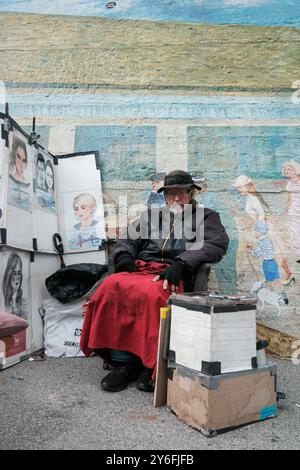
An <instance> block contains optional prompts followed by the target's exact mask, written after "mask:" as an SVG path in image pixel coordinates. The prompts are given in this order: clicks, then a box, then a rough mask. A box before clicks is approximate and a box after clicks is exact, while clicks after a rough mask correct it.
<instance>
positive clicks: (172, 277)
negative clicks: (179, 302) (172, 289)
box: [159, 261, 184, 286]
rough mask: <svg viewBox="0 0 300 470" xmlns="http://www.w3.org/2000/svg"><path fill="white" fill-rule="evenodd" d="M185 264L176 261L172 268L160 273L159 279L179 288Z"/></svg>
mask: <svg viewBox="0 0 300 470" xmlns="http://www.w3.org/2000/svg"><path fill="white" fill-rule="evenodd" d="M183 271H184V263H183V262H182V261H174V263H173V264H171V266H169V267H168V268H167V269H165V270H164V271H162V272H161V273H159V278H160V279H164V280H167V281H168V283H169V284H171V285H174V286H178V285H179V282H180V280H181V279H182V278H183Z"/></svg>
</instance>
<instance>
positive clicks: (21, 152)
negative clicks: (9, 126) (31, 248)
mask: <svg viewBox="0 0 300 470" xmlns="http://www.w3.org/2000/svg"><path fill="white" fill-rule="evenodd" d="M32 153H33V148H32V147H31V146H30V145H29V144H28V140H27V138H26V137H25V136H24V135H23V134H22V133H21V132H20V131H19V130H18V129H15V128H14V129H13V132H12V135H11V139H10V155H9V178H8V204H10V205H12V206H15V207H17V208H19V209H22V210H24V211H27V212H30V213H32Z"/></svg>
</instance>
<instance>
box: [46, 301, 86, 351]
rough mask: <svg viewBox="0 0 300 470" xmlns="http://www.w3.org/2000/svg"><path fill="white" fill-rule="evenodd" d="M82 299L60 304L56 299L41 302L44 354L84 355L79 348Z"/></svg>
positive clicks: (81, 324)
mask: <svg viewBox="0 0 300 470" xmlns="http://www.w3.org/2000/svg"><path fill="white" fill-rule="evenodd" d="M84 302H85V300H84V299H80V300H77V301H75V302H70V303H69V304H68V305H62V304H61V303H60V302H59V301H58V300H56V299H49V300H45V301H44V302H43V307H42V309H43V313H44V315H43V319H44V339H45V355H46V356H49V357H63V356H64V357H78V356H84V354H83V352H82V351H81V349H80V337H81V332H82V326H83V320H84V319H83V316H82V306H83V303H84Z"/></svg>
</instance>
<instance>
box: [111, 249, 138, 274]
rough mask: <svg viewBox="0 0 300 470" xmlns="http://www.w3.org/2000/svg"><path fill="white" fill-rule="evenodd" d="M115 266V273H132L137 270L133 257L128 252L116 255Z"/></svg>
mask: <svg viewBox="0 0 300 470" xmlns="http://www.w3.org/2000/svg"><path fill="white" fill-rule="evenodd" d="M115 268H116V269H115V271H116V273H121V272H127V273H134V272H136V271H137V267H136V265H135V262H134V258H133V257H132V256H131V255H130V254H129V253H120V254H119V256H117V258H116V260H115Z"/></svg>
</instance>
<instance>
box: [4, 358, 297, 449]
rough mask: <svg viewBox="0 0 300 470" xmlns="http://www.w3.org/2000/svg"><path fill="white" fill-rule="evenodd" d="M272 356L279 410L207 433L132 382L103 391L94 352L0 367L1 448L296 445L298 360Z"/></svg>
mask: <svg viewBox="0 0 300 470" xmlns="http://www.w3.org/2000/svg"><path fill="white" fill-rule="evenodd" d="M272 361H273V359H272ZM274 362H276V363H277V365H278V390H279V391H283V392H285V393H286V395H287V400H286V402H285V406H284V408H283V410H281V411H280V414H279V416H278V417H277V418H275V419H270V420H267V421H264V422H260V423H255V424H251V425H249V426H246V427H243V428H240V429H237V430H235V431H231V432H229V433H226V434H222V435H219V436H217V437H214V438H211V439H208V438H206V437H204V436H202V435H201V434H200V433H199V432H197V431H196V430H194V429H192V428H190V427H188V426H186V425H185V424H183V423H182V422H180V421H179V420H178V419H177V418H176V416H174V415H173V414H172V413H171V412H170V411H169V410H168V409H167V408H166V407H162V408H153V406H152V402H153V395H152V394H147V393H142V392H139V391H138V390H137V389H136V388H135V386H134V384H133V385H130V386H129V388H128V389H127V390H125V391H123V392H120V393H116V394H110V393H106V392H104V391H102V390H101V388H100V380H101V378H102V377H103V376H104V375H105V374H106V373H107V372H106V371H104V370H103V369H102V361H101V360H100V359H99V358H97V357H93V358H89V359H87V358H62V359H54V358H46V360H45V361H44V362H29V361H25V362H23V363H20V364H18V365H16V366H14V367H12V368H10V369H7V370H4V371H2V372H0V397H1V413H0V421H1V426H0V449H111V450H123V449H129V450H132V449H139V450H140V449H145V450H147V449H149V450H163V449H164V450H197V449H274V450H275V449H300V365H298V366H296V365H293V364H292V363H291V362H289V361H282V360H274Z"/></svg>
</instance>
